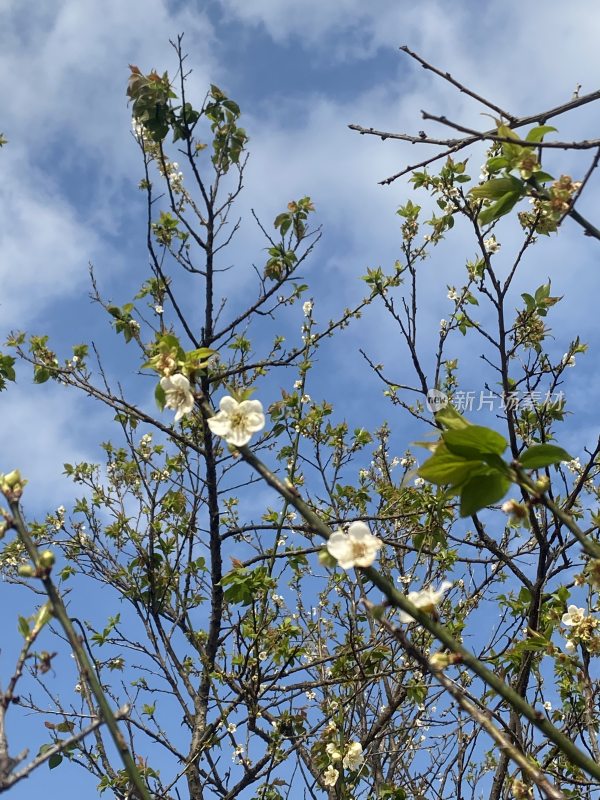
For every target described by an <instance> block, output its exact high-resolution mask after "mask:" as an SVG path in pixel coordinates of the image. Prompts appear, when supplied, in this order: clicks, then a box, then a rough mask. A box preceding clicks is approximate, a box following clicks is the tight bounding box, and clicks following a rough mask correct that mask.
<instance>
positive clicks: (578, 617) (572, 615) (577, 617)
mask: <svg viewBox="0 0 600 800" xmlns="http://www.w3.org/2000/svg"><path fill="white" fill-rule="evenodd" d="M584 618H585V610H584V609H583V608H577V606H574V605H573V606H569V607H568V608H567V613H566V614H563V615H562V624H563V625H567V626H568V627H576V626H577V625H581V623H582V622H583V620H584Z"/></svg>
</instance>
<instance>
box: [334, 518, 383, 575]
mask: <svg viewBox="0 0 600 800" xmlns="http://www.w3.org/2000/svg"><path fill="white" fill-rule="evenodd" d="M381 546H382V543H381V540H380V539H378V538H377V536H373V534H372V533H371V531H370V530H369V526H368V525H366V524H365V523H364V522H360V521H359V522H353V523H352V524H351V525H350V527H349V528H348V533H344V532H343V531H341V530H338V531H336V532H335V533H332V534H331V536H330V537H329V539H328V540H327V551H328V553H329V555H331V556H333V558H335V560H336V561H337V562H338V564H339V565H340V567H341V568H342V569H350V568H351V567H370V566H371V564H372V563H373V561H375V558H376V556H377V551H378V550H379V549H380V548H381Z"/></svg>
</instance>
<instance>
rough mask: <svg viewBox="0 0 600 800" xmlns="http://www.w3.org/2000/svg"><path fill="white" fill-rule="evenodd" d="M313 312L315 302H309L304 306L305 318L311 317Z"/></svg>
mask: <svg viewBox="0 0 600 800" xmlns="http://www.w3.org/2000/svg"><path fill="white" fill-rule="evenodd" d="M312 310H313V301H312V300H307V301H306V303H303V304H302V313H303V314H304V316H305V317H308V316H309V315H310V312H311V311H312Z"/></svg>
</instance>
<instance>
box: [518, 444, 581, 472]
mask: <svg viewBox="0 0 600 800" xmlns="http://www.w3.org/2000/svg"><path fill="white" fill-rule="evenodd" d="M572 460H573V458H572V457H571V456H570V455H569V454H568V453H567V451H566V450H563V449H562V447H558V446H557V445H555V444H536V445H534V446H533V447H530V448H528V449H527V450H525V452H524V453H522V454H521V455H520V456H519V462H520V463H521V466H523V467H525V469H539V468H540V467H548V466H550V465H551V464H560V462H561V461H572Z"/></svg>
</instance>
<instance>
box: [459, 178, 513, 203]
mask: <svg viewBox="0 0 600 800" xmlns="http://www.w3.org/2000/svg"><path fill="white" fill-rule="evenodd" d="M522 191H523V182H522V181H520V180H519V179H518V178H514V177H513V176H512V175H508V176H507V177H505V178H492V179H491V180H489V181H487V182H486V183H484V184H483V185H482V186H474V187H473V188H472V189H471V191H470V192H469V194H472V195H473V197H478V198H480V199H484V200H499V199H500V198H501V197H504V195H506V194H507V193H511V192H519V193H521V192H522Z"/></svg>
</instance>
